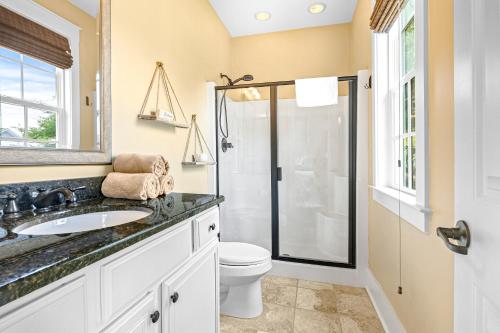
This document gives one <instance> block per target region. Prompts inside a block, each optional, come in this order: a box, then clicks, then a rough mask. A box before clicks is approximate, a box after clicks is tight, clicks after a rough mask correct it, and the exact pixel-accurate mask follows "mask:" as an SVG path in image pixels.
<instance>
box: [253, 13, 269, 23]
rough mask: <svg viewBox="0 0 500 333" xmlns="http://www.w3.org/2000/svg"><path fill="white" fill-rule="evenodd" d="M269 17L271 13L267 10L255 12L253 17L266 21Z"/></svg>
mask: <svg viewBox="0 0 500 333" xmlns="http://www.w3.org/2000/svg"><path fill="white" fill-rule="evenodd" d="M270 18H271V14H270V13H268V12H258V13H255V19H256V20H257V21H267V20H269V19H270Z"/></svg>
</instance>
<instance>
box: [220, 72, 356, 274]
mask: <svg viewBox="0 0 500 333" xmlns="http://www.w3.org/2000/svg"><path fill="white" fill-rule="evenodd" d="M338 79H339V91H338V103H337V104H335V105H327V106H319V107H299V106H297V101H296V96H295V84H294V83H295V82H294V81H285V82H271V83H257V84H243V85H237V86H221V87H216V91H217V94H216V100H217V133H216V140H217V142H218V145H217V154H216V159H217V167H218V179H217V187H218V192H219V193H220V194H222V195H224V196H225V197H226V202H225V203H224V205H222V207H221V240H223V241H240V242H248V243H253V244H256V245H259V246H263V247H265V248H267V249H269V250H270V251H271V252H272V256H273V259H275V260H283V261H292V262H301V263H310V264H319V265H328V266H340V267H346V268H355V267H356V253H355V224H356V221H355V187H354V185H355V181H354V179H355V177H356V175H355V170H356V168H355V156H356V96H357V77H356V76H350V77H339V78H338ZM223 99H225V102H224V103H225V108H224V107H222V109H223V112H224V113H225V114H227V122H226V120H225V118H224V117H222V118H221V106H222V105H223V104H222V101H223ZM221 119H222V122H221ZM226 124H227V127H226ZM221 125H222V131H221ZM221 132H222V133H224V134H226V133H227V135H224V136H223V135H221ZM222 139H225V141H226V142H229V143H231V146H232V148H231V149H226V150H225V152H224V151H223V149H222V145H221V140H222Z"/></svg>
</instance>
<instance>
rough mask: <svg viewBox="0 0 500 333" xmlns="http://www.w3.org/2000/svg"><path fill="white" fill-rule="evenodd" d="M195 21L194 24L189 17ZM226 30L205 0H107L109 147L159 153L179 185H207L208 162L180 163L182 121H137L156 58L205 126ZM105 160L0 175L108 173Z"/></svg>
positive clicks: (30, 177)
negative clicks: (208, 89) (177, 125)
mask: <svg viewBox="0 0 500 333" xmlns="http://www.w3.org/2000/svg"><path fill="white" fill-rule="evenodd" d="M194 22H195V23H196V24H193V23H194ZM229 43H230V38H229V35H228V33H227V32H226V30H225V28H224V26H223V25H222V23H221V22H220V21H219V19H218V18H217V16H216V14H215V12H214V11H213V10H212V8H211V6H210V5H209V3H208V1H206V0H183V1H175V0H148V1H134V0H119V1H112V94H113V96H112V97H113V101H112V103H113V155H116V154H119V153H122V152H133V151H135V152H144V153H163V154H165V155H166V156H167V157H168V158H169V159H170V161H171V166H172V168H171V169H172V173H173V175H174V176H175V177H176V190H178V191H197V192H203V191H206V183H207V181H206V179H207V176H206V175H207V169H206V168H196V169H194V168H191V169H183V168H182V167H181V164H180V162H181V160H182V153H183V150H184V145H185V142H186V138H187V130H186V129H175V130H174V129H170V128H168V127H164V126H157V124H150V123H145V122H141V123H139V122H138V121H137V113H138V112H139V109H140V106H141V104H142V100H143V98H144V95H145V93H146V89H147V86H148V84H149V80H150V79H151V75H152V72H153V70H154V66H155V61H156V60H161V61H163V62H164V63H165V65H166V67H167V72H168V74H169V75H170V78H171V80H172V82H173V83H174V87H175V88H176V92H177V95H178V96H179V98H180V100H181V102H182V105H183V107H184V110H185V112H186V114H187V116H188V117H190V115H191V114H192V113H198V114H200V117H201V119H200V122H201V125H202V126H206V104H205V100H206V99H205V81H207V80H218V74H219V72H221V71H226V72H227V71H229V47H230V45H229ZM110 170H111V168H110V166H45V167H39V166H26V167H7V166H2V167H0V183H13V182H25V181H36V180H46V179H64V178H80V177H88V176H100V175H105V174H106V173H107V172H108V171H110Z"/></svg>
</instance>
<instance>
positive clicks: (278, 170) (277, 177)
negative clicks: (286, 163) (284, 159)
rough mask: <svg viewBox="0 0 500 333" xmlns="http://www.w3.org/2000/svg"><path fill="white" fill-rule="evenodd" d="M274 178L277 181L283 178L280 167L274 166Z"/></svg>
mask: <svg viewBox="0 0 500 333" xmlns="http://www.w3.org/2000/svg"><path fill="white" fill-rule="evenodd" d="M276 180H277V181H279V182H280V181H282V180H283V173H282V170H281V167H278V168H276Z"/></svg>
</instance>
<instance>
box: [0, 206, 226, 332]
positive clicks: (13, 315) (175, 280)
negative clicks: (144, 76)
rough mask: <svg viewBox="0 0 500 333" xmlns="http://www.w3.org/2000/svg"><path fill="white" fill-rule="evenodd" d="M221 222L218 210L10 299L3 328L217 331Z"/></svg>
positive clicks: (1, 314) (0, 313) (1, 312)
mask: <svg viewBox="0 0 500 333" xmlns="http://www.w3.org/2000/svg"><path fill="white" fill-rule="evenodd" d="M218 226H219V211H218V208H217V207H215V208H211V209H209V210H207V211H205V212H203V213H200V214H199V215H197V216H195V217H193V218H190V219H188V220H185V221H183V222H181V223H178V224H177V225H175V226H173V227H172V228H170V229H167V230H165V231H162V232H160V233H158V234H156V235H153V236H151V237H149V238H147V239H145V240H143V241H141V242H139V243H137V244H134V245H132V246H130V247H128V248H126V249H124V250H122V251H119V252H117V253H115V254H113V255H111V256H109V257H107V258H104V259H103V260H101V261H99V262H96V263H94V264H92V265H90V266H87V267H85V268H84V269H82V270H80V271H77V272H75V273H73V274H71V275H69V276H66V277H64V278H62V279H61V280H58V281H56V282H54V283H52V284H50V285H48V286H45V287H43V288H41V289H38V290H36V291H35V292H32V293H31V294H28V295H26V296H24V297H22V298H20V299H17V300H15V301H13V302H11V303H8V304H7V305H5V306H3V307H1V308H0V332H2V333H4V332H6V333H68V332H71V333H80V332H81V333H98V332H102V333H139V332H140V333H160V332H165V333H217V332H218V331H219V261H218V252H217V249H218V239H217V233H218ZM205 229H206V230H205Z"/></svg>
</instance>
